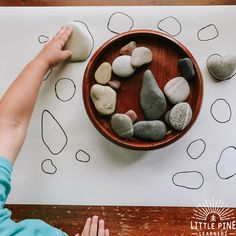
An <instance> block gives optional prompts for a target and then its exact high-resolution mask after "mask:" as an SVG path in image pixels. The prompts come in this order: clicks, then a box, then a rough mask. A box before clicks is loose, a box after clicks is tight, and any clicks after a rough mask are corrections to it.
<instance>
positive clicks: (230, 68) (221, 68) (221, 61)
mask: <svg viewBox="0 0 236 236" xmlns="http://www.w3.org/2000/svg"><path fill="white" fill-rule="evenodd" d="M207 68H208V70H209V72H210V74H211V75H212V76H213V77H214V78H215V79H218V80H227V79H229V78H231V77H232V76H233V75H234V73H235V70H236V57H235V56H233V55H225V56H222V57H221V56H220V55H218V54H213V55H212V56H210V57H209V58H208V60H207Z"/></svg>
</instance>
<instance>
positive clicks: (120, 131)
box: [111, 113, 134, 139]
mask: <svg viewBox="0 0 236 236" xmlns="http://www.w3.org/2000/svg"><path fill="white" fill-rule="evenodd" d="M111 128H112V130H113V131H114V133H116V134H117V135H118V136H119V137H120V138H123V139H130V138H132V137H133V134H134V127H133V123H132V120H131V119H130V117H129V116H127V115H126V114H121V113H116V114H114V115H113V116H112V118H111Z"/></svg>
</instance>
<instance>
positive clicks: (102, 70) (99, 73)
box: [94, 62, 112, 84]
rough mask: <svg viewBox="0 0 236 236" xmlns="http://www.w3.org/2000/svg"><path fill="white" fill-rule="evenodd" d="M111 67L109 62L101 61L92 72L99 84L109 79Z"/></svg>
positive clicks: (105, 82)
mask: <svg viewBox="0 0 236 236" xmlns="http://www.w3.org/2000/svg"><path fill="white" fill-rule="evenodd" d="M111 73H112V68H111V65H110V63H109V62H103V63H102V64H101V65H100V66H99V67H98V68H97V70H96V72H95V74H94V78H95V80H96V81H97V82H98V83H99V84H107V83H108V82H109V81H110V79H111Z"/></svg>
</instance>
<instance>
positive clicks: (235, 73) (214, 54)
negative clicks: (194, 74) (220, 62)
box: [206, 53, 236, 81]
mask: <svg viewBox="0 0 236 236" xmlns="http://www.w3.org/2000/svg"><path fill="white" fill-rule="evenodd" d="M213 56H219V57H222V56H221V55H220V54H219V53H213V54H211V55H210V56H209V57H208V58H207V61H206V66H207V70H208V72H209V73H210V75H211V76H212V77H213V78H214V79H216V80H217V81H225V80H228V79H231V78H232V77H234V76H235V75H236V69H235V71H234V73H233V74H232V75H230V76H229V77H227V78H225V79H223V80H222V79H219V78H217V77H216V76H215V75H214V74H213V73H212V72H211V70H210V69H209V66H208V64H209V63H208V61H209V59H210V58H211V57H213Z"/></svg>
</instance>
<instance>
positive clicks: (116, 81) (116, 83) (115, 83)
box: [108, 80, 121, 90]
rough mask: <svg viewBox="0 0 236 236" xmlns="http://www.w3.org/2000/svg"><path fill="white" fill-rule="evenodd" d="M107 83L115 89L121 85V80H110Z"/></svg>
mask: <svg viewBox="0 0 236 236" xmlns="http://www.w3.org/2000/svg"><path fill="white" fill-rule="evenodd" d="M108 85H109V86H110V87H111V88H113V89H115V90H118V89H119V88H120V86H121V82H120V81H119V80H110V81H109V82H108Z"/></svg>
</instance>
